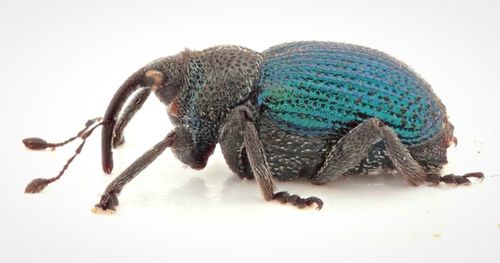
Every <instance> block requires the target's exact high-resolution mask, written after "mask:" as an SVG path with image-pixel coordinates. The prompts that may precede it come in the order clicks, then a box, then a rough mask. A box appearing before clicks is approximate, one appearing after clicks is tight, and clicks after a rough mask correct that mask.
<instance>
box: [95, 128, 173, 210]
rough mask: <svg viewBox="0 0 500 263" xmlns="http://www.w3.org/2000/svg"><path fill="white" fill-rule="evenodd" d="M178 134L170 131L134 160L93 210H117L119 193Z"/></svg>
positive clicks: (109, 186) (168, 145)
mask: <svg viewBox="0 0 500 263" xmlns="http://www.w3.org/2000/svg"><path fill="white" fill-rule="evenodd" d="M175 138H176V134H175V133H174V132H170V133H169V134H168V135H167V137H165V138H164V139H163V140H162V141H160V142H159V143H157V144H156V145H155V146H154V147H153V148H151V149H150V150H149V151H147V152H145V153H144V154H143V155H142V156H141V157H139V159H137V160H136V161H135V162H133V163H132V164H131V165H130V166H129V167H128V168H127V169H125V171H123V172H122V173H121V174H120V175H119V176H118V177H116V179H115V180H113V181H112V182H111V183H110V184H109V185H108V187H106V190H105V191H104V193H103V194H102V196H101V200H100V201H99V203H97V204H96V205H95V207H94V209H93V210H92V211H93V212H94V213H98V212H102V211H106V210H115V207H116V206H118V194H119V193H120V192H121V191H122V189H123V187H124V186H125V185H126V184H127V183H128V182H130V181H131V180H132V179H134V178H135V177H136V176H137V175H138V174H139V173H140V172H141V171H142V170H144V168H146V167H147V166H148V165H149V164H151V163H152V162H153V161H154V160H155V159H156V158H157V157H158V156H159V155H160V154H161V153H163V151H165V149H167V147H170V146H172V144H173V143H174V140H175Z"/></svg>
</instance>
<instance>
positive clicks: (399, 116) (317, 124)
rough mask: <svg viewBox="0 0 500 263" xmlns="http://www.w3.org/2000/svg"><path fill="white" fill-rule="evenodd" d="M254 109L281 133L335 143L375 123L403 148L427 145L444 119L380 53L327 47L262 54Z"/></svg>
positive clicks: (420, 85) (293, 46)
mask: <svg viewBox="0 0 500 263" xmlns="http://www.w3.org/2000/svg"><path fill="white" fill-rule="evenodd" d="M263 55H264V62H263V65H262V71H261V77H260V81H259V87H260V93H259V96H258V100H257V103H258V105H259V106H260V107H261V108H262V113H263V115H264V116H267V117H269V118H271V119H272V120H273V121H274V122H276V123H277V124H278V125H279V127H280V128H282V129H284V130H287V131H290V132H292V133H296V134H300V135H312V136H333V137H334V138H340V137H341V136H343V135H344V134H345V133H347V132H348V131H349V130H351V129H352V128H354V127H355V126H356V125H357V124H359V123H360V122H362V121H363V120H365V119H367V118H370V117H376V118H378V119H380V120H382V121H383V122H384V123H386V124H387V125H390V126H391V127H393V128H394V130H395V131H396V133H397V134H398V135H399V137H400V139H401V140H402V141H403V143H405V144H409V145H415V144H420V143H422V142H425V141H427V140H428V139H430V138H432V137H433V136H435V135H436V134H437V133H439V132H440V130H441V128H442V127H443V122H444V121H445V120H446V112H445V108H444V106H443V104H442V103H441V101H440V100H439V99H438V98H437V97H436V96H435V95H434V93H433V91H432V89H431V88H430V86H429V84H427V83H426V82H425V81H424V80H423V79H422V78H421V77H419V76H418V75H417V74H416V73H414V72H413V71H412V70H411V69H410V68H409V67H408V66H406V65H405V64H403V63H401V62H399V61H397V60H396V59H394V58H392V57H390V56H388V55H385V54H383V53H381V52H378V51H375V50H372V49H368V48H363V47H360V46H355V45H348V44H340V43H333V42H296V43H288V44H283V45H279V46H276V47H272V48H270V49H269V50H267V51H265V52H264V53H263Z"/></svg>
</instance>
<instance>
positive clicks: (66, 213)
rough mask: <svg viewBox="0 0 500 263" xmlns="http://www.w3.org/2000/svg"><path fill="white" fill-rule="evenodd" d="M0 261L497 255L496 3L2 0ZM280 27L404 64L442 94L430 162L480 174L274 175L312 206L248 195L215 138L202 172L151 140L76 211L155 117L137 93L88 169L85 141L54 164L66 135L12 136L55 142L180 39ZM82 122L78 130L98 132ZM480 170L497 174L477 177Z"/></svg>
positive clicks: (228, 39) (248, 187) (281, 34)
mask: <svg viewBox="0 0 500 263" xmlns="http://www.w3.org/2000/svg"><path fill="white" fill-rule="evenodd" d="M0 6H1V8H0V39H1V40H2V41H1V44H0V76H1V77H0V85H1V90H2V92H1V96H2V98H3V99H2V102H1V103H0V114H1V117H2V123H3V125H2V129H1V131H0V133H1V136H0V138H1V154H2V155H1V160H0V163H1V164H2V168H3V172H2V175H1V177H0V178H1V182H0V195H1V196H0V198H1V199H0V200H1V202H2V207H1V209H0V261H1V262H167V261H169V262H198V261H202V260H203V261H204V262H205V261H206V262H255V261H259V262H271V261H279V262H284V261H289V262H309V261H311V262H322V261H323V262H340V261H342V262H345V261H361V260H363V261H374V260H375V259H377V260H385V261H393V262H401V261H403V262H408V261H409V262H423V261H426V262H439V261H450V262H452V261H453V262H471V261H475V262H476V261H477V262H499V260H500V246H499V244H500V204H499V202H500V177H498V175H499V174H500V167H499V166H498V162H499V161H500V160H499V158H498V156H500V154H499V153H500V150H499V149H500V147H499V146H500V144H499V140H498V134H499V132H500V126H499V124H498V119H499V118H498V116H499V114H500V106H499V105H498V101H499V100H500V96H499V93H498V90H499V83H498V77H499V75H500V72H499V69H500V65H499V61H500V53H499V47H500V37H499V34H500V16H499V14H498V11H499V10H500V8H499V7H500V6H499V4H498V1H477V0H474V1H413V2H405V1H331V0H330V1H311V0H309V1H300V2H299V1H297V2H294V1H246V2H238V1H235V0H232V1H199V2H196V1H192V0H184V1H137V2H135V3H133V2H132V1H116V2H112V1H107V2H105V1H90V0H87V1H81V2H70V1H9V2H7V1H3V2H2V3H1V5H0ZM294 40H329V41H340V42H348V43H354V44H360V45H365V46H369V47H372V48H376V49H379V50H382V51H384V52H387V53H389V54H391V55H393V56H395V57H397V58H399V59H401V60H403V61H405V62H406V63H407V64H409V65H411V66H412V67H413V68H414V69H415V70H416V71H417V72H419V74H421V75H422V76H423V77H424V78H425V79H426V80H427V81H428V82H429V83H431V85H432V86H433V87H434V90H435V92H436V93H437V94H438V95H439V96H440V97H441V98H442V100H443V101H444V103H445V104H446V105H447V109H448V113H449V116H450V120H451V122H452V123H453V124H454V125H455V127H456V133H455V134H456V136H457V137H458V138H459V143H458V146H457V147H456V148H451V149H450V151H449V160H450V164H449V165H448V166H447V167H446V171H447V172H455V173H465V172H471V171H483V172H485V174H486V179H485V180H484V181H483V182H482V183H481V182H476V183H474V184H473V185H470V186H465V187H449V186H441V187H437V188H436V187H426V186H422V187H417V188H415V187H411V186H409V185H408V184H407V183H406V182H405V181H403V180H402V179H400V178H398V177H391V176H370V177H357V178H343V179H340V180H339V181H336V182H334V183H331V184H330V185H326V186H313V185H310V184H308V183H307V182H291V183H279V184H278V187H279V189H280V190H289V191H290V192H293V193H297V194H301V195H303V196H309V195H316V196H319V197H321V198H322V199H323V201H324V202H325V206H324V208H323V210H321V211H319V212H318V211H315V210H298V209H295V208H293V207H291V206H283V205H280V204H278V203H275V202H265V201H264V200H263V198H262V197H261V195H260V192H259V189H258V186H257V185H256V183H255V182H254V181H248V182H241V181H240V180H239V179H238V178H237V177H236V176H234V175H233V174H232V173H231V172H230V170H229V169H228V168H227V167H226V165H225V163H224V161H223V159H222V157H221V154H220V152H219V150H217V151H216V154H215V155H214V156H212V158H211V159H210V161H209V163H208V166H207V168H206V169H204V170H202V171H193V170H190V169H188V168H185V167H183V165H182V164H181V163H180V162H179V161H177V160H176V159H175V158H174V157H173V155H172V154H171V152H170V151H169V150H167V151H166V152H165V153H164V154H163V155H162V156H161V157H159V158H158V160H157V161H156V162H154V163H153V164H152V165H151V166H150V167H149V168H148V169H146V170H145V171H144V172H143V173H142V174H141V175H139V176H138V177H137V178H136V179H134V181H132V182H131V183H130V184H129V185H127V187H126V188H125V189H124V191H123V193H122V195H121V196H120V201H121V203H120V206H119V209H118V211H117V213H115V214H114V215H111V216H104V215H95V214H92V213H91V212H90V208H92V207H93V205H94V204H95V203H96V202H97V201H98V200H99V197H100V194H101V193H102V191H103V190H104V188H105V187H106V185H107V184H108V183H109V182H110V181H111V180H112V178H114V177H115V176H116V175H117V174H118V173H119V172H120V171H121V170H123V169H125V167H126V166H127V165H128V164H130V163H131V162H132V161H133V160H134V159H135V158H137V157H138V156H139V155H140V154H141V153H143V152H144V151H145V150H146V149H148V148H149V147H151V146H152V145H154V144H155V143H156V142H157V141H159V140H160V139H161V138H163V137H164V135H165V134H166V133H167V132H168V131H169V129H170V128H171V125H170V124H169V122H168V119H167V117H166V114H165V110H164V106H163V105H161V103H160V102H159V101H158V100H157V99H156V98H155V97H151V98H150V99H149V100H148V102H147V104H146V106H145V107H144V110H142V111H141V112H139V113H138V115H137V116H136V118H135V119H134V120H133V122H132V123H131V125H130V126H129V129H127V130H126V135H125V136H126V140H127V143H126V144H125V145H124V146H123V147H121V148H120V149H118V150H117V151H116V152H115V170H114V172H113V174H112V175H111V176H104V175H103V172H102V171H101V166H100V145H99V141H100V136H99V135H96V136H94V137H91V138H90V140H89V141H88V144H87V146H86V148H85V149H84V151H83V154H82V155H81V156H80V157H79V158H78V159H77V160H76V161H75V163H74V165H73V166H72V167H70V169H69V170H68V172H67V174H66V176H65V177H63V179H62V180H60V181H59V182H58V183H56V184H54V185H51V186H49V187H48V188H47V189H45V190H44V191H43V192H42V193H41V194H38V195H25V194H23V189H24V186H25V185H26V183H28V182H29V181H30V180H31V179H32V178H35V177H51V176H54V175H56V174H57V172H58V171H59V169H60V167H62V165H63V164H64V162H65V160H66V159H67V158H68V157H69V156H70V155H71V153H72V152H73V151H74V148H75V147H76V144H75V145H71V146H68V147H66V148H64V149H59V150H56V151H45V152H34V151H29V150H26V149H24V146H23V145H22V144H21V139H22V138H25V137H31V136H39V137H42V138H46V139H48V140H53V141H58V140H63V139H66V138H67V137H69V136H71V135H73V134H74V133H75V132H76V131H78V130H79V129H80V128H81V126H82V125H83V123H84V122H85V121H86V120H87V119H89V118H91V117H96V116H102V115H103V113H104V110H105V108H106V106H107V104H108V102H109V100H110V99H111V97H112V95H113V94H114V92H115V90H116V89H117V88H118V87H119V85H120V84H121V83H122V82H123V81H124V80H125V79H126V78H127V77H128V76H129V75H130V74H131V73H132V72H134V71H135V70H136V69H138V68H139V67H141V66H143V65H145V64H146V63H148V62H149V61H151V60H153V59H155V58H158V57H162V56H166V55H173V54H176V53H178V52H179V51H181V50H183V49H184V48H186V47H187V48H190V49H194V50H200V49H204V48H207V47H210V46H213V45H219V44H237V45H242V46H246V47H248V48H251V49H254V50H257V51H262V50H264V49H266V48H268V47H270V46H272V45H275V44H279V43H282V42H287V41H294ZM99 132H100V130H98V131H96V133H97V134H99ZM495 175H497V176H495Z"/></svg>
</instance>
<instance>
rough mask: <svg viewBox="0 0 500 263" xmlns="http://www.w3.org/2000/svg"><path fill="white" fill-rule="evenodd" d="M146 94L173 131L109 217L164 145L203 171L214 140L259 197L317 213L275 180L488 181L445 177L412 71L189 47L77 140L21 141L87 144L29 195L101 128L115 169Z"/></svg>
mask: <svg viewBox="0 0 500 263" xmlns="http://www.w3.org/2000/svg"><path fill="white" fill-rule="evenodd" d="M151 92H153V93H154V94H155V95H156V96H157V97H158V99H159V100H160V101H161V102H162V103H163V104H165V105H166V107H167V114H168V117H169V119H170V121H171V122H172V124H173V126H174V127H175V128H174V129H173V130H172V131H170V132H169V133H167V135H166V137H165V138H164V139H162V140H161V141H160V142H158V143H157V144H156V145H155V146H153V147H152V148H151V149H150V150H149V151H147V152H146V153H144V154H143V155H142V156H141V157H140V158H139V159H137V160H136V161H135V162H134V163H132V164H131V165H130V166H129V167H128V168H126V169H125V171H123V172H122V173H121V174H120V175H118V177H117V178H116V179H114V181H112V182H111V183H110V184H109V185H108V187H107V188H106V190H105V191H104V193H103V195H102V197H101V199H100V201H99V202H98V203H97V204H96V205H95V208H96V210H115V208H116V206H117V205H118V197H117V196H118V194H119V193H120V192H121V190H122V189H123V187H124V186H125V185H126V184H127V183H128V182H129V181H130V180H132V179H133V178H134V177H135V176H137V174H139V173H140V172H141V171H142V170H143V169H144V168H145V167H147V166H148V165H149V164H150V163H151V162H153V161H154V160H155V159H156V158H157V157H158V156H159V155H160V154H161V153H162V152H163V151H164V150H165V149H166V148H171V149H172V151H173V153H174V155H175V156H176V157H177V158H178V159H179V160H180V161H181V162H182V163H184V164H186V165H188V166H190V167H192V168H194V169H203V168H204V167H205V166H206V164H207V161H208V159H209V157H210V155H211V154H212V153H213V151H214V148H215V147H216V145H217V144H219V145H220V148H221V150H222V154H223V156H224V159H225V161H226V163H227V165H228V166H229V168H230V169H231V170H232V171H233V172H234V173H235V174H236V175H238V176H239V177H240V178H242V179H253V178H255V179H256V181H257V183H258V185H259V186H260V189H261V191H262V194H263V196H264V199H265V200H268V201H269V200H277V201H279V202H281V203H289V204H292V205H294V206H297V207H299V208H303V207H308V206H316V207H317V208H318V209H321V207H322V205H323V202H322V200H321V199H320V198H317V197H314V196H311V197H307V198H303V197H300V196H298V195H294V194H289V193H288V192H286V191H277V190H276V187H275V184H274V182H273V181H274V180H279V181H290V180H294V179H297V178H306V179H308V180H309V181H310V182H312V183H313V184H325V183H328V182H331V181H334V180H336V179H338V178H340V177H342V176H344V175H357V174H366V173H369V172H370V171H373V170H374V169H379V170H380V169H382V170H384V171H394V172H395V173H397V174H399V175H401V176H402V177H404V178H405V179H406V180H407V181H408V182H409V183H410V184H411V185H415V186H417V185H421V184H424V183H428V184H431V185H432V184H439V183H441V182H444V183H448V184H468V183H470V180H469V178H470V177H476V178H480V179H482V178H483V174H482V173H481V172H475V173H468V174H465V175H453V174H450V175H445V176H442V175H441V169H442V167H443V166H444V165H445V164H446V163H447V157H446V151H447V148H448V147H449V146H450V145H452V144H456V143H457V139H456V138H455V137H454V136H453V125H452V124H451V123H450V121H449V120H448V116H447V114H446V108H445V106H444V104H443V103H442V102H441V100H440V99H439V98H438V97H437V96H436V95H435V93H434V92H433V90H432V89H431V86H430V85H429V84H428V83H427V82H426V81H425V80H424V79H423V78H422V77H420V76H419V75H418V74H417V73H415V72H414V71H413V70H412V69H411V68H410V67H409V66H407V65H406V64H404V63H403V62H401V61H399V60H397V59H395V58H393V57H391V56H389V55H387V54H385V53H382V52H380V51H377V50H374V49H370V48H366V47H361V46H357V45H351V44H344V43H336V42H292V43H285V44H281V45H277V46H274V47H271V48H269V49H268V50H266V51H264V52H262V53H259V52H255V51H252V50H250V49H247V48H244V47H240V46H216V47H212V48H208V49H205V50H203V51H191V50H185V51H183V52H181V53H179V54H178V55H174V56H168V57H163V58H160V59H157V60H155V61H153V62H151V63H149V64H147V65H146V66H144V67H142V68H140V69H139V70H138V71H136V72H135V73H134V74H132V76H130V77H129V78H128V79H127V80H126V81H125V82H124V83H123V84H122V86H121V87H120V88H119V89H118V90H117V91H116V93H115V95H114V97H113V98H112V100H111V102H110V104H109V106H108V108H107V110H106V112H105V114H104V117H103V118H96V119H93V120H90V121H88V122H87V123H86V127H85V128H84V129H83V130H82V131H80V132H79V133H78V134H77V136H75V137H72V138H70V139H69V140H67V141H65V142H63V143H59V144H51V143H47V142H46V141H44V140H42V139H39V138H28V139H25V140H24V143H25V145H26V146H27V147H28V148H31V149H45V148H47V147H58V146H61V145H64V144H66V143H68V142H70V141H72V140H74V139H76V138H82V139H83V142H82V143H81V144H80V146H79V147H78V148H77V150H76V153H75V155H73V156H72V157H71V158H70V159H69V160H68V162H67V164H66V165H65V166H64V168H63V169H62V171H61V172H60V173H59V175H58V176H56V177H54V178H51V179H35V180H33V181H32V182H31V183H30V184H29V185H28V186H27V187H26V190H25V191H26V192H28V193H34V192H39V191H41V190H42V189H43V188H44V187H45V186H46V185H48V184H49V183H51V182H53V181H55V180H57V179H59V178H60V177H61V176H62V174H63V173H64V171H65V170H66V168H67V167H68V165H69V164H70V163H71V162H72V161H73V159H74V158H75V156H76V155H77V154H79V153H80V151H81V150H82V147H83V144H84V143H85V139H86V138H87V137H88V136H90V134H91V133H92V131H94V129H96V128H97V127H99V126H102V142H101V145H102V168H103V170H104V172H105V173H107V174H109V173H111V172H112V171H113V158H112V148H115V147H117V146H118V145H120V144H122V143H123V142H124V139H123V138H124V137H123V130H124V129H125V127H126V126H127V124H128V123H129V121H130V120H131V119H132V117H133V116H134V114H135V113H136V112H137V111H138V110H139V109H140V108H141V107H142V105H143V104H144V102H145V101H146V99H147V98H148V96H149V95H150V93H151ZM133 94H135V95H134V96H133V97H132V99H129V97H131V96H132V95H133ZM127 101H128V105H127V106H126V107H125V108H124V109H123V110H122V108H123V106H124V104H125V103H126V102H127Z"/></svg>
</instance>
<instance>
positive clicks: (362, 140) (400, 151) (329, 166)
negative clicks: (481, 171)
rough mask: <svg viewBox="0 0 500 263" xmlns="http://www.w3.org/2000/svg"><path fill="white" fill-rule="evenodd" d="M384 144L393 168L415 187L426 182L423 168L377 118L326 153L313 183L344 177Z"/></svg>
mask: <svg viewBox="0 0 500 263" xmlns="http://www.w3.org/2000/svg"><path fill="white" fill-rule="evenodd" d="M381 141H382V142H383V143H384V145H385V152H386V153H387V155H388V156H389V159H390V161H391V163H392V165H393V166H394V168H395V169H396V170H397V171H398V173H399V174H401V175H403V176H404V177H405V178H406V179H407V180H408V182H410V183H411V184H413V185H419V184H422V183H423V182H425V180H426V173H425V171H424V169H423V168H422V167H421V166H420V165H419V163H418V162H417V161H415V159H414V158H413V157H412V156H411V154H410V152H409V151H408V149H407V148H406V146H405V145H403V144H402V143H401V141H400V140H399V138H398V136H397V134H396V133H395V132H394V131H393V130H392V128H391V127H389V126H387V125H384V124H383V123H382V122H381V121H380V120H378V119H376V118H372V119H368V120H365V121H363V122H362V123H361V124H359V125H358V126H357V127H355V128H354V129H352V130H351V131H350V132H349V133H347V134H346V135H345V136H344V137H342V138H341V139H340V140H339V141H338V142H337V143H336V144H335V145H334V146H333V147H332V149H331V150H330V152H329V153H328V154H327V157H326V160H325V162H324V164H323V166H322V167H321V169H320V170H319V172H318V173H317V174H316V175H315V176H313V177H312V178H311V179H312V182H313V183H315V184H324V183H326V182H329V181H331V180H334V179H336V178H339V177H341V176H342V175H344V174H346V173H347V172H348V171H349V170H351V169H353V168H355V167H356V166H358V165H359V164H360V163H361V162H362V161H363V160H365V159H367V158H369V153H370V151H372V150H373V149H374V147H375V146H376V145H377V144H378V143H379V142H381Z"/></svg>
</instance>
